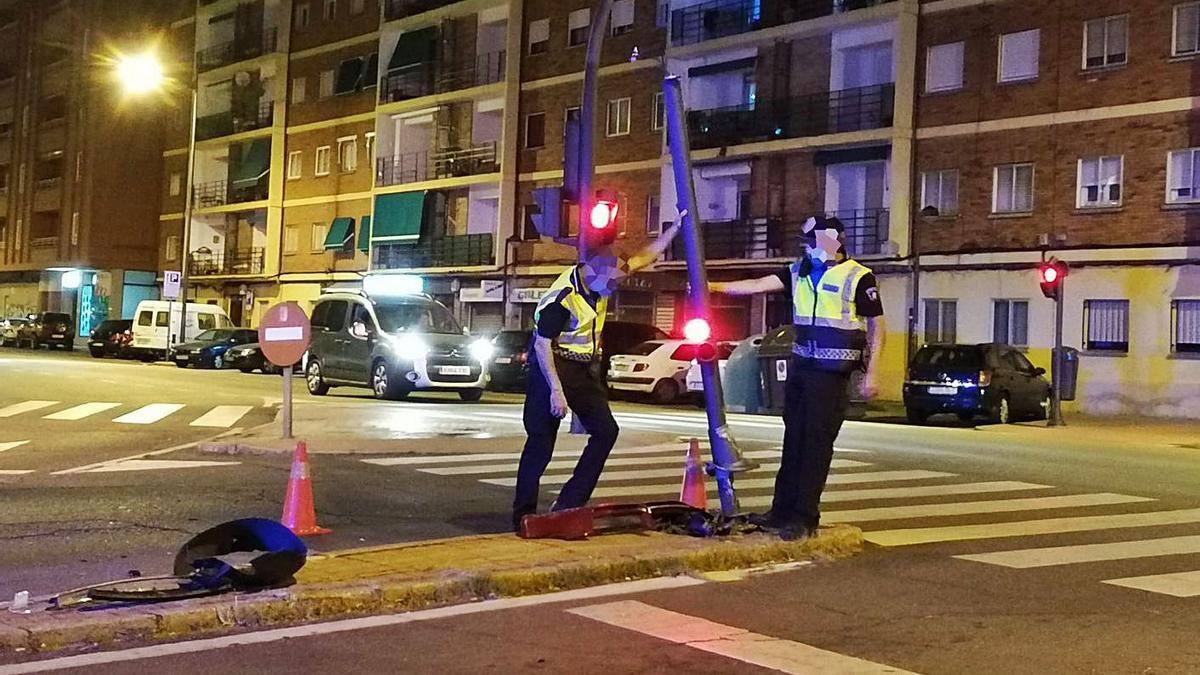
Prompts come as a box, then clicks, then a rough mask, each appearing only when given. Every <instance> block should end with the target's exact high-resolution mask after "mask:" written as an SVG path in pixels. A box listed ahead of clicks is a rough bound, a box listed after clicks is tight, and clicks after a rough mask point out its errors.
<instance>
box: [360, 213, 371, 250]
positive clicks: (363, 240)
mask: <svg viewBox="0 0 1200 675" xmlns="http://www.w3.org/2000/svg"><path fill="white" fill-rule="evenodd" d="M370 248H371V216H363V217H362V220H360V221H359V222H358V250H360V251H368V250H370Z"/></svg>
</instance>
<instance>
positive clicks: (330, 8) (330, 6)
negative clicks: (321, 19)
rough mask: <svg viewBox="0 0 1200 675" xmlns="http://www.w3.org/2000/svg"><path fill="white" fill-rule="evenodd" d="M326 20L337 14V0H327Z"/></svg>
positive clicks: (330, 19)
mask: <svg viewBox="0 0 1200 675" xmlns="http://www.w3.org/2000/svg"><path fill="white" fill-rule="evenodd" d="M324 15H325V20H326V21H332V20H333V18H334V17H335V16H337V0H325V14H324Z"/></svg>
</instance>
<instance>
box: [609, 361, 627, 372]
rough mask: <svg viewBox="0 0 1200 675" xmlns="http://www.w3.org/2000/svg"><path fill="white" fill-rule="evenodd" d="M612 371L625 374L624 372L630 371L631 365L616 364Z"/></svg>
mask: <svg viewBox="0 0 1200 675" xmlns="http://www.w3.org/2000/svg"><path fill="white" fill-rule="evenodd" d="M612 369H613V371H614V372H618V373H623V372H625V371H627V370H629V364H628V363H614V364H613V367H612Z"/></svg>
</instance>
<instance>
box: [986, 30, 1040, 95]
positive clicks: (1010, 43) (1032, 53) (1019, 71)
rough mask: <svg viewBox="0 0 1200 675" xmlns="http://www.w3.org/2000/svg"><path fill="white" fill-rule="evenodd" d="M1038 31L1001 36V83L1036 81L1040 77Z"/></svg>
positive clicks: (999, 69)
mask: <svg viewBox="0 0 1200 675" xmlns="http://www.w3.org/2000/svg"><path fill="white" fill-rule="evenodd" d="M1040 39H1041V31H1040V30H1038V29H1036V28H1035V29H1033V30H1027V31H1022V32H1020V33H1008V34H1007V35H1001V36H1000V67H999V68H998V69H997V71H998V72H999V78H998V79H999V81H1000V82H1021V81H1022V80H1034V79H1037V76H1038V42H1039V40H1040Z"/></svg>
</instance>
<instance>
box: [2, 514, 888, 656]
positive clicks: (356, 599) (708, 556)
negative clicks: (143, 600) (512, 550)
mask: <svg viewBox="0 0 1200 675" xmlns="http://www.w3.org/2000/svg"><path fill="white" fill-rule="evenodd" d="M650 536H653V537H666V538H669V537H676V536H679V535H665V534H658V533H653V534H651V535H650ZM664 541H666V540H664ZM863 541H864V540H863V534H862V531H861V530H859V529H858V528H857V527H852V526H849V525H835V526H832V527H824V528H821V531H820V533H819V534H818V535H817V536H816V537H814V538H812V539H807V540H803V541H795V542H785V541H780V540H779V539H776V538H774V537H769V536H766V535H761V534H755V535H746V536H742V537H737V538H725V539H720V540H714V542H713V544H712V545H711V546H706V547H704V548H701V549H698V550H690V551H683V552H672V551H667V552H663V553H657V554H647V555H635V556H625V557H613V558H610V559H604V558H592V559H590V560H583V561H580V562H572V563H564V564H557V565H548V566H543V567H529V568H521V569H509V570H503V571H479V572H463V571H455V570H442V571H440V572H439V573H438V574H436V575H426V576H423V577H419V578H396V577H383V578H379V579H373V580H369V581H351V582H346V583H337V584H309V585H298V586H293V587H290V588H287V589H280V590H272V591H263V592H259V593H253V594H244V595H233V596H222V597H218V598H210V599H202V600H192V601H180V602H173V603H164V604H154V605H144V606H140V607H125V608H116V609H110V610H93V611H90V612H84V611H73V612H62V613H57V612H42V613H39V614H36V615H31V616H28V617H14V618H13V619H10V620H8V621H5V622H3V623H0V654H5V653H16V654H23V655H33V654H46V653H51V652H56V651H62V650H67V649H72V650H77V651H79V650H95V649H98V648H103V647H115V646H119V645H123V644H127V643H134V642H139V643H140V642H152V641H162V640H182V639H188V638H192V637H198V636H208V635H213V634H218V633H228V632H233V631H236V630H245V629H253V628H258V627H267V626H280V625H287V624H297V623H303V622H308V621H314V620H329V619H335V618H348V617H354V616H364V615H370V614H383V613H394V612H407V611H415V610H421V609H430V608H433V607H439V606H446V605H454V604H462V603H467V602H475V601H479V600H483V599H489V598H494V597H519V596H526V595H538V594H543V593H551V592H556V591H564V590H572V589H578V588H586V587H589V586H598V585H602V584H609V583H616V582H623V581H633V580H637V579H648V578H653V577H662V576H674V575H680V574H701V573H706V572H715V571H724V570H734V569H743V568H751V567H760V566H763V565H770V564H776V563H784V562H792V561H797V560H833V559H837V558H844V557H848V556H851V555H854V554H856V553H858V552H860V551H861V550H862V549H863ZM22 619H23V620H22Z"/></svg>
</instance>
